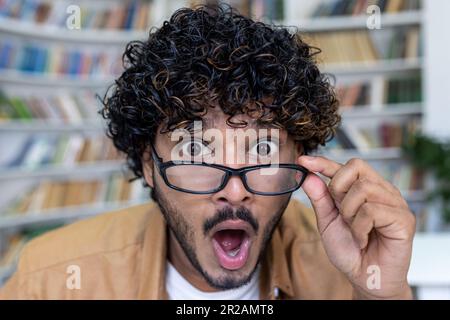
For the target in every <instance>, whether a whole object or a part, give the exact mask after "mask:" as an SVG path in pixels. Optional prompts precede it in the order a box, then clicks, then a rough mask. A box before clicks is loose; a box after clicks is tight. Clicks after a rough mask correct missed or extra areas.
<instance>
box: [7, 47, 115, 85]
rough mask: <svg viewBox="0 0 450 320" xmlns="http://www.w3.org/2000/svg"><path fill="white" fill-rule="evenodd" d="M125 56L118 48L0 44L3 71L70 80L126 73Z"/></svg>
mask: <svg viewBox="0 0 450 320" xmlns="http://www.w3.org/2000/svg"><path fill="white" fill-rule="evenodd" d="M121 55H122V52H119V51H118V50H117V49H114V48H108V49H105V48H95V49H94V48H92V47H86V48H80V47H77V48H73V47H72V48H70V47H67V46H66V45H64V44H58V43H57V44H45V45H44V44H39V43H35V42H33V41H28V42H22V41H15V40H13V39H12V38H10V39H2V40H1V41H0V69H3V70H17V71H21V72H33V73H38V74H39V73H46V74H55V75H59V74H63V75H68V76H78V77H81V78H83V77H87V76H93V75H95V76H96V77H99V76H103V77H109V76H111V75H115V74H119V73H120V71H121V70H122V62H121Z"/></svg>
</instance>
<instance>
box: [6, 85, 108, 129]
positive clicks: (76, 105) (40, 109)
mask: <svg viewBox="0 0 450 320" xmlns="http://www.w3.org/2000/svg"><path fill="white" fill-rule="evenodd" d="M99 107H100V105H99V100H98V98H97V97H96V94H95V92H93V91H90V90H79V91H77V92H76V93H73V92H69V91H59V92H57V93H49V94H43V93H39V92H35V93H26V94H22V95H17V94H7V93H6V92H4V91H1V90H0V125H1V122H2V121H7V120H11V119H23V120H29V119H40V120H42V121H44V122H46V123H49V124H58V123H71V124H81V123H83V120H85V119H89V120H93V119H98V120H99V118H100V115H99V114H98V110H99Z"/></svg>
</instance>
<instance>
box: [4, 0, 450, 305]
mask: <svg viewBox="0 0 450 320" xmlns="http://www.w3.org/2000/svg"><path fill="white" fill-rule="evenodd" d="M208 2H209V3H211V2H213V3H214V1H208ZM225 2H228V3H230V4H231V5H232V6H234V7H236V8H237V9H238V10H239V11H240V12H241V13H243V14H246V15H250V16H251V17H253V18H255V19H259V20H263V21H267V22H271V23H275V24H282V25H286V26H295V27H298V28H299V30H300V32H302V33H303V34H304V36H305V37H307V39H309V41H310V42H312V43H313V44H315V45H317V46H318V47H320V48H321V49H322V53H321V54H320V55H319V61H320V67H321V69H322V70H323V71H324V72H327V73H329V74H330V76H331V75H332V77H333V79H334V80H333V81H335V84H336V88H337V92H338V95H339V98H340V105H341V107H340V108H341V114H342V118H343V122H342V126H341V127H340V129H339V130H338V132H337V135H336V137H335V138H334V139H333V140H332V141H331V142H330V143H329V145H327V147H325V148H323V149H321V150H319V153H321V154H325V155H326V156H328V157H330V158H331V159H333V160H336V161H339V162H345V161H346V160H348V159H350V158H353V157H359V158H362V159H365V160H367V161H369V162H370V164H372V165H373V166H374V167H375V168H377V170H378V171H379V172H381V173H382V174H383V175H384V176H385V177H386V178H388V179H389V180H390V181H392V182H393V183H394V184H395V185H396V186H397V187H398V188H399V189H400V190H401V191H402V192H403V194H404V196H405V198H406V199H407V201H408V203H409V205H410V207H411V209H412V211H413V212H414V213H415V214H416V216H417V236H416V239H415V242H414V251H413V260H412V265H411V269H410V273H409V281H410V283H411V284H412V285H413V286H414V291H415V295H416V298H418V299H430V298H438V299H450V271H449V270H450V252H449V251H448V248H449V247H450V213H449V205H448V203H447V200H446V199H448V198H450V191H449V188H448V181H449V180H448V179H450V173H449V171H450V167H449V162H448V159H449V158H446V155H447V156H448V155H449V154H450V153H449V148H448V146H449V143H448V141H449V138H450V126H449V125H448V122H449V120H450V109H449V108H450V98H449V97H450V96H449V95H448V92H449V91H450V84H449V81H448V75H449V74H450V60H449V58H448V57H450V43H449V42H448V41H444V39H445V36H446V35H447V32H448V31H450V19H448V17H447V16H446V14H447V12H448V13H450V1H440V0H427V1H420V0H378V1H377V0H317V1H310V0H304V1H303V0H242V1H239V0H234V1H230V0H229V1H225ZM201 3H204V2H203V1H188V0H130V1H119V0H98V1H87V0H53V1H49V0H0V150H1V151H0V286H1V285H2V284H3V283H4V282H5V281H6V280H7V279H8V277H9V276H10V275H11V274H12V272H13V271H14V268H15V264H16V262H17V257H18V254H19V252H20V250H21V248H22V247H23V245H24V244H25V243H26V242H27V241H28V240H30V239H31V238H33V237H36V236H38V235H40V234H42V233H43V232H46V231H48V230H51V229H53V228H57V227H59V226H61V225H64V224H67V223H70V222H73V221H75V220H79V219H83V218H86V217H89V216H93V215H96V214H101V213H102V212H106V211H109V210H114V209H118V208H122V207H127V206H130V205H133V204H137V203H141V202H146V201H150V200H149V192H148V190H146V189H144V188H143V187H142V183H141V182H140V181H139V180H136V181H134V182H132V183H129V182H128V180H127V179H128V177H129V176H130V174H129V172H127V169H126V167H125V165H124V158H123V156H122V155H120V154H119V153H118V152H116V150H115V149H114V147H113V146H112V144H111V143H110V142H109V140H108V139H107V138H106V137H105V134H104V133H105V127H104V123H103V122H102V119H101V117H100V116H99V115H98V114H97V110H98V109H99V108H100V106H101V105H100V103H99V100H98V99H97V98H96V94H99V95H100V96H102V95H103V94H104V93H105V91H106V88H107V87H108V85H109V84H111V83H112V82H113V79H114V77H115V76H117V75H118V74H120V73H121V70H122V65H121V61H120V59H121V55H122V53H123V50H124V48H125V45H126V43H127V42H129V41H131V40H135V39H142V40H143V39H145V38H146V35H147V34H148V30H149V28H150V27H151V26H159V25H161V23H162V21H164V20H165V19H167V18H168V17H169V16H170V14H171V13H172V12H173V11H174V10H176V9H177V8H180V7H186V6H195V5H197V4H201ZM74 5H75V6H74ZM371 5H376V7H374V6H371ZM77 8H79V9H80V11H79V13H80V18H81V19H80V21H79V22H80V25H79V27H80V28H70V27H69V25H68V24H67V21H68V17H69V15H70V14H71V13H72V12H76V10H77ZM71 10H75V11H71ZM446 159H447V161H446ZM443 177H444V178H443ZM445 177H446V179H445ZM446 181H447V182H446ZM294 196H295V197H298V198H300V199H301V200H302V201H304V202H305V203H309V202H308V201H307V199H306V197H305V195H304V194H303V192H302V191H301V190H300V191H298V192H296V193H295V194H294Z"/></svg>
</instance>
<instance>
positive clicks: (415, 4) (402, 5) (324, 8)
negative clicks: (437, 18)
mask: <svg viewBox="0 0 450 320" xmlns="http://www.w3.org/2000/svg"><path fill="white" fill-rule="evenodd" d="M369 5H376V6H377V7H378V8H380V12H383V13H398V12H401V11H409V10H419V9H420V7H421V1H420V0H369V1H368V0H333V1H320V3H319V5H318V6H317V7H316V8H315V9H314V10H313V11H312V13H311V16H312V17H325V16H326V17H329V16H342V15H345V16H355V15H365V14H366V13H367V12H366V10H367V7H368V6H369Z"/></svg>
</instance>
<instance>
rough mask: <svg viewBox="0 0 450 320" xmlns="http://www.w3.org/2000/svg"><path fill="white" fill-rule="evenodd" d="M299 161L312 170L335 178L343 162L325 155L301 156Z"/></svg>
mask: <svg viewBox="0 0 450 320" xmlns="http://www.w3.org/2000/svg"><path fill="white" fill-rule="evenodd" d="M298 163H299V164H300V165H301V166H304V167H305V168H306V169H308V170H309V171H312V172H318V173H320V174H322V175H324V176H326V177H328V178H333V177H334V175H335V174H336V172H337V171H338V170H339V169H340V168H341V167H342V164H340V163H337V162H335V161H332V160H329V159H327V158H324V157H311V156H300V157H299V158H298Z"/></svg>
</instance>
